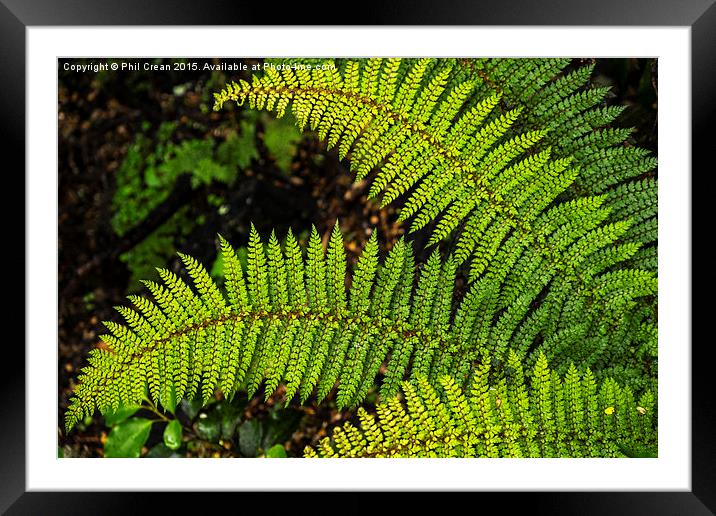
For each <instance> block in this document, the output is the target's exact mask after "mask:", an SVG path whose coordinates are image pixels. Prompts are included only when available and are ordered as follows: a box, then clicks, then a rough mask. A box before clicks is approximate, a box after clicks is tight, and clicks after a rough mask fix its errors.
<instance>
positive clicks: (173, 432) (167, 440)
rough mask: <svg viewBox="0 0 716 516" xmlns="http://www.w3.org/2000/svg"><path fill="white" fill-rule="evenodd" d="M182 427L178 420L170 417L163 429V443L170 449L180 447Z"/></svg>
mask: <svg viewBox="0 0 716 516" xmlns="http://www.w3.org/2000/svg"><path fill="white" fill-rule="evenodd" d="M181 438H182V429H181V424H180V423H179V421H178V420H176V419H172V420H171V421H170V422H169V424H167V427H166V428H165V429H164V444H166V445H167V448H169V449H170V450H178V449H179V448H181Z"/></svg>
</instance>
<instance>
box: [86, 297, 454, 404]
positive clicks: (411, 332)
mask: <svg viewBox="0 0 716 516" xmlns="http://www.w3.org/2000/svg"><path fill="white" fill-rule="evenodd" d="M366 315H368V314H366ZM246 319H253V320H254V321H257V320H259V319H271V320H282V321H283V322H288V321H291V320H294V319H303V320H306V321H310V320H312V321H331V322H333V323H334V324H339V323H344V324H353V325H355V326H358V327H360V328H361V329H363V330H365V331H366V333H367V330H368V329H370V328H372V329H374V330H378V331H381V332H383V333H382V335H386V334H392V335H395V336H398V337H403V338H415V337H417V338H418V339H419V341H420V342H422V343H423V344H425V343H427V344H430V343H434V342H436V341H437V342H438V346H440V347H444V348H448V347H449V346H450V345H451V344H452V343H454V342H456V341H457V339H456V338H455V337H454V336H450V335H448V336H445V335H440V334H439V333H437V332H435V331H431V330H429V329H426V328H421V329H406V327H411V325H409V324H407V323H403V322H402V321H392V320H390V319H388V321H389V323H392V324H386V323H385V321H386V319H384V318H381V317H374V316H369V317H368V318H367V319H364V318H362V317H360V316H355V315H350V314H348V313H339V312H336V311H334V310H328V311H321V312H316V311H310V310H309V311H305V310H284V311H273V310H256V311H247V312H232V313H229V314H224V315H221V316H218V317H213V318H210V319H205V320H203V321H201V322H198V323H193V324H190V325H188V326H185V327H184V328H183V329H182V330H180V331H174V332H171V333H169V334H168V335H166V336H165V337H162V338H160V339H153V340H151V341H150V345H148V346H146V347H144V348H142V349H141V350H139V351H136V352H134V353H132V354H129V355H119V356H120V357H121V358H122V360H121V361H120V363H119V365H120V368H118V369H117V370H116V371H114V372H113V373H112V374H110V375H106V376H104V377H103V378H102V382H100V383H98V384H97V388H95V389H93V390H92V394H93V395H96V394H98V393H99V392H101V390H102V388H104V387H105V386H106V385H107V384H108V383H111V382H112V381H114V380H117V379H118V378H119V376H121V375H122V374H123V373H124V372H125V370H124V369H123V368H124V367H125V366H130V367H131V364H132V362H134V361H135V360H142V359H143V358H144V357H145V356H146V355H147V354H150V353H153V352H154V351H155V350H156V349H157V348H159V347H160V346H161V345H163V344H166V343H167V342H170V341H172V340H174V339H177V338H181V337H182V336H185V335H189V334H191V333H193V332H197V331H200V330H205V329H208V328H212V327H218V326H220V325H221V324H224V323H226V322H229V321H233V322H238V321H244V320H246ZM104 349H105V350H106V351H108V352H110V353H113V354H115V355H117V352H116V351H115V350H114V349H113V348H111V347H110V346H107V347H106V348H104Z"/></svg>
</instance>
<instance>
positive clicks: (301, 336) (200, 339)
mask: <svg viewBox="0 0 716 516" xmlns="http://www.w3.org/2000/svg"><path fill="white" fill-rule="evenodd" d="M219 243H220V249H221V253H222V260H223V266H224V273H225V292H222V291H221V290H219V287H218V286H217V285H216V284H215V282H214V281H213V280H212V278H211V277H210V276H209V274H208V273H207V271H206V269H205V268H204V267H203V266H202V265H201V264H199V263H198V262H197V261H196V260H195V259H194V258H191V257H190V256H187V255H184V254H180V255H179V256H180V257H181V259H182V262H183V263H184V265H185V267H186V270H187V272H188V275H189V277H190V278H191V283H186V282H185V281H184V280H183V279H181V278H180V277H179V276H177V275H175V274H174V273H172V272H170V271H168V270H165V269H160V270H159V274H160V277H161V279H162V282H163V284H158V283H154V282H145V284H146V286H147V288H148V289H149V291H150V292H151V294H152V295H153V297H154V301H152V300H149V299H147V298H144V297H139V296H130V297H129V299H130V301H131V302H132V303H133V304H134V306H135V309H131V308H127V307H118V308H117V310H118V312H119V313H120V314H121V315H122V316H123V317H124V318H125V320H126V325H122V324H118V323H115V322H108V323H106V326H107V329H108V330H109V333H108V334H107V335H104V336H102V342H103V346H102V347H100V348H97V349H94V350H93V351H92V353H91V354H90V357H89V365H88V366H87V367H85V368H84V369H83V370H82V371H81V373H80V375H79V384H78V385H77V387H76V389H75V391H74V397H73V398H72V400H71V404H70V408H69V409H68V411H67V415H66V425H67V428H68V430H69V429H70V428H72V426H73V425H74V424H75V423H76V422H77V421H78V420H80V419H82V418H83V417H84V416H85V415H88V414H91V413H93V412H94V410H95V409H99V410H100V411H101V412H102V413H106V412H108V411H114V410H116V409H117V408H118V407H119V406H120V405H126V404H134V403H141V402H142V401H143V400H144V399H147V398H151V400H153V401H154V402H155V403H160V404H161V405H163V406H165V407H173V406H174V405H175V404H176V403H177V402H178V401H179V400H180V399H182V398H188V399H192V398H194V397H199V398H200V399H201V400H202V401H203V402H204V403H206V402H207V401H208V400H209V399H210V398H212V397H213V396H214V395H215V392H216V391H217V390H221V391H222V392H223V393H224V395H226V396H229V397H230V396H233V395H234V394H235V393H236V392H237V391H238V390H239V389H242V390H246V391H248V393H249V396H252V395H253V394H254V393H255V392H256V391H257V390H258V388H259V387H260V385H261V384H262V382H265V392H266V396H269V395H271V394H272V393H273V392H274V391H275V390H276V389H277V388H278V386H279V384H285V385H286V396H287V398H288V399H291V398H292V397H294V396H295V395H300V397H301V400H305V399H306V398H307V397H308V396H310V395H311V394H312V393H313V392H314V391H315V392H316V393H317V396H318V398H319V400H320V399H322V398H323V397H325V396H327V395H328V394H329V392H330V391H331V390H332V389H333V388H334V386H335V384H336V383H338V384H339V387H338V394H337V401H338V404H339V405H340V406H341V407H344V406H348V405H355V404H356V403H358V402H359V401H360V400H361V399H362V398H363V397H364V396H365V395H366V394H367V392H368V390H369V389H370V387H371V386H372V385H374V384H375V380H376V376H377V375H378V371H379V369H380V367H381V365H382V364H383V363H384V362H385V361H386V358H388V357H389V356H390V359H389V360H388V372H387V374H386V377H385V381H384V384H383V392H384V393H385V394H392V393H394V392H396V391H397V389H398V387H399V384H400V382H401V381H402V380H403V379H404V378H405V377H406V374H407V372H408V370H409V366H410V362H411V360H413V359H414V360H416V361H417V362H418V363H419V364H420V367H421V370H423V371H425V372H427V373H428V374H432V375H436V374H438V373H439V371H440V364H444V363H447V361H446V360H445V359H444V358H441V357H442V355H444V354H451V355H457V354H460V353H462V354H465V353H467V351H468V350H470V349H471V348H470V346H469V345H467V344H464V345H455V344H454V343H453V342H452V341H453V340H454V339H455V338H456V337H455V335H453V334H452V333H451V331H450V330H449V317H450V302H451V300H452V290H451V289H448V288H445V286H446V285H452V284H453V283H454V281H455V268H454V266H453V265H452V262H450V261H448V262H447V263H445V264H442V263H441V262H440V260H439V258H438V257H437V255H435V257H434V259H433V261H432V262H431V267H429V268H426V269H425V270H424V271H423V273H422V274H421V277H420V280H419V281H418V282H417V293H418V294H417V296H418V301H417V302H415V301H414V300H415V299H416V298H415V295H414V294H413V290H414V283H415V264H414V259H413V255H412V251H411V248H410V246H409V245H408V244H407V243H405V242H404V241H402V240H401V241H399V242H398V243H397V244H396V245H395V246H394V247H393V249H392V250H391V251H390V252H389V253H388V254H387V256H386V258H385V260H384V262H383V263H382V264H381V263H379V260H378V246H377V240H376V237H375V234H374V235H373V236H372V237H371V239H370V240H369V241H368V243H367V244H366V247H365V250H364V252H363V253H362V255H361V256H360V258H359V260H358V263H357V265H356V267H355V272H354V275H353V280H352V282H351V287H350V290H349V291H347V289H346V259H345V251H344V248H343V237H342V235H341V232H340V230H339V228H338V226H337V225H336V226H335V227H334V229H333V231H332V233H331V236H330V239H329V241H328V248H327V251H324V249H323V246H322V243H321V238H320V237H319V235H318V232H317V231H316V229H315V228H313V231H312V232H311V236H310V238H309V242H308V246H307V247H308V249H307V253H306V258H305V259H304V258H303V257H302V256H301V250H300V248H299V247H298V244H297V242H296V239H295V238H294V237H293V235H292V234H291V233H290V232H289V234H288V235H287V237H286V239H285V242H284V246H283V249H282V248H281V245H280V244H279V241H278V239H277V238H276V235H275V234H273V233H272V234H271V236H270V238H269V240H268V242H266V243H264V242H262V241H261V238H260V237H259V235H258V232H257V231H256V229H255V228H254V227H253V226H252V227H251V233H250V237H249V245H248V260H247V264H246V268H245V269H244V268H243V267H242V265H241V263H240V262H239V260H238V259H237V257H236V253H235V252H234V250H233V249H232V247H231V246H230V245H229V243H228V242H227V241H226V240H225V239H223V238H222V237H219ZM438 286H442V288H439V289H438V288H436V287H438Z"/></svg>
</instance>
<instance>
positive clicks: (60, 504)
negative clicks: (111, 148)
mask: <svg viewBox="0 0 716 516" xmlns="http://www.w3.org/2000/svg"><path fill="white" fill-rule="evenodd" d="M715 2H716V0H678V1H677V0H672V1H669V0H631V1H628V2H625V1H623V0H619V1H618V0H601V1H600V2H590V1H587V0H579V1H577V0H542V1H540V2H532V1H529V0H523V1H517V0H491V1H489V2H488V1H474V2H467V1H459V2H452V3H451V2H435V3H431V2H429V1H428V0H420V1H411V0H400V1H399V2H396V1H392V2H382V3H380V4H379V5H375V6H370V7H368V6H367V5H365V4H364V3H361V7H360V9H358V8H356V9H355V10H353V15H352V18H351V21H352V22H353V23H355V24H359V25H416V24H430V25H558V26H584V25H593V26H595V25H619V26H629V25H634V26H688V27H691V52H692V56H691V59H692V62H691V65H692V77H691V80H692V163H693V168H695V169H696V168H697V167H699V168H703V170H704V173H705V174H708V173H711V172H712V169H713V165H712V164H711V165H710V166H709V161H708V160H709V158H710V156H709V155H710V154H711V149H712V148H713V142H714V141H716V139H714V126H715V125H716V124H714V123H713V122H712V120H713V116H712V115H713V114H714V113H716V109H715V106H716V100H715V98H716V94H715V93H714V92H716V56H714V54H713V52H714V51H716V4H715ZM306 5H307V4H296V6H294V7H287V8H281V9H277V8H276V6H275V5H273V4H269V3H256V2H251V3H242V2H240V1H238V0H235V1H234V2H221V1H202V2H196V1H193V2H190V1H188V0H173V1H169V0H161V1H160V0H154V1H153V2H151V3H150V2H147V1H145V0H142V1H140V0H124V1H123V2H116V1H113V2H108V1H105V0H94V1H92V0H32V1H29V0H0V73H1V76H2V83H1V84H2V89H3V91H2V93H1V94H0V127H2V133H1V134H0V149H2V156H3V158H4V163H6V166H5V167H4V168H5V172H6V173H5V177H6V178H7V177H10V176H13V177H14V178H15V180H17V181H18V183H19V184H17V185H16V188H15V189H13V191H14V192H16V193H15V194H14V195H13V197H16V198H18V199H24V195H20V194H19V192H20V191H22V192H23V193H24V192H25V187H24V179H21V178H23V177H24V176H23V175H22V174H20V172H19V171H20V170H24V169H25V154H24V149H25V145H24V143H25V123H26V120H25V113H26V111H25V105H26V100H27V99H26V95H25V77H26V76H25V59H26V53H25V52H26V37H25V34H26V33H25V30H26V28H27V27H29V26H47V25H50V26H56V25H57V26H63V25H102V26H107V25H192V26H196V25H228V24H231V25H245V24H258V25H264V24H270V25H283V24H307V25H321V24H335V23H336V20H329V19H328V18H329V13H334V12H337V11H336V10H335V9H333V7H331V4H323V3H322V2H318V3H315V2H314V3H311V5H310V9H308V8H307V7H306ZM334 7H335V6H334ZM566 48H568V47H566ZM660 144H662V145H668V142H660ZM10 158H14V159H15V160H16V161H15V165H14V166H10V165H7V163H10ZM707 167H709V168H707ZM48 173H50V171H48ZM53 173H54V172H53ZM688 173H690V171H685V174H688ZM693 191H694V190H693V188H692V192H693ZM6 195H7V194H6ZM3 205H4V206H3V209H4V210H9V209H13V210H14V211H12V212H10V211H8V213H7V214H6V216H5V217H4V218H3V219H2V220H4V221H7V222H6V224H4V225H5V226H6V227H7V226H12V227H8V228H7V229H8V231H10V232H11V231H12V230H15V231H16V232H17V235H7V236H6V240H5V242H10V243H11V244H12V245H11V246H8V248H6V252H5V254H6V255H9V257H10V258H11V263H10V264H9V265H8V266H6V267H8V268H6V269H5V270H7V271H17V270H20V268H21V267H24V266H25V254H24V253H25V252H24V248H25V247H24V246H23V247H22V248H21V247H20V242H24V241H25V234H24V232H25V227H24V225H20V224H18V223H17V221H16V220H14V219H13V217H15V218H16V216H17V215H16V214H17V211H16V210H17V208H9V204H7V203H3ZM705 220H706V221H708V220H709V219H705ZM697 222H698V219H695V218H694V224H696V223H697ZM692 234H693V231H692ZM7 249H10V250H9V251H8V250H7ZM20 257H22V263H19V262H20V259H19V258H20ZM693 258H694V255H693V249H692V264H693ZM48 263H54V259H53V257H52V256H48ZM30 272H31V271H27V270H26V271H25V273H26V275H27V274H30ZM11 274H14V275H17V274H16V273H11ZM23 290H24V286H23ZM13 292H14V293H13V294H12V295H14V296H16V297H15V298H17V297H19V294H17V292H18V290H15V291H13ZM6 295H7V294H6ZM16 304H17V305H19V302H18V303H16ZM23 306H24V308H25V314H24V315H25V317H27V311H28V310H31V309H32V307H31V306H25V304H24V303H23ZM692 306H693V311H692V314H696V313H698V311H699V310H707V309H708V308H709V306H708V305H707V306H704V307H703V308H700V307H701V306H703V305H698V304H697V303H696V302H695V298H694V297H693V293H692ZM25 320H26V319H25ZM700 320H701V319H699V318H697V317H695V316H694V315H692V321H693V322H696V321H700ZM6 328H7V326H6ZM23 337H24V335H23ZM4 340H5V342H4V351H3V354H4V360H3V363H4V364H5V367H3V368H2V369H3V370H2V372H1V373H0V450H1V454H0V512H5V511H7V514H64V513H65V512H66V513H71V514H106V513H108V512H109V513H114V512H127V511H131V512H139V511H140V510H141V509H140V508H141V507H143V506H145V505H144V504H145V503H146V502H145V500H146V498H147V496H148V495H145V494H137V493H115V492H113V493H79V492H72V493H69V492H65V493H56V492H55V493H47V492H43V493H40V492H26V487H25V473H26V466H25V449H26V448H25V447H26V444H27V443H26V438H25V435H26V434H25V388H26V385H25V352H24V350H23V347H22V346H21V345H20V344H19V342H20V341H19V339H9V338H7V337H6V338H5V339H4ZM23 341H24V338H23ZM693 341H694V343H693V345H692V348H691V349H692V372H693V376H692V457H691V460H692V477H691V479H692V491H690V492H655V491H654V492H617V493H606V492H581V493H576V492H570V493H509V494H507V496H508V497H509V500H510V502H509V505H510V507H514V506H521V505H523V504H524V505H525V507H527V508H528V509H529V511H530V512H533V513H534V512H537V513H548V514H630V515H633V514H654V515H656V514H689V515H691V514H693V515H699V514H713V513H714V512H716V445H715V440H714V436H716V427H715V425H714V420H715V419H716V418H715V417H714V416H715V412H716V408H715V407H716V404H715V403H714V402H713V399H712V396H711V393H712V392H714V383H713V380H712V378H713V375H712V374H711V371H710V369H711V368H712V365H711V362H710V361H709V360H708V353H709V344H710V343H709V339H702V340H700V341H699V340H697V339H695V338H694V339H693ZM682 344H683V345H684V346H688V345H690V344H691V343H682ZM13 352H14V353H15V356H12V353H13ZM8 353H10V354H9V355H8ZM662 417H668V416H667V415H663V414H662ZM505 495H506V494H505V493H503V494H500V493H492V494H490V493H480V494H479V495H473V496H479V497H480V498H479V499H480V500H481V501H480V504H482V503H484V501H487V500H488V498H496V497H499V496H505ZM229 496H234V495H227V494H223V495H217V497H218V500H219V501H218V502H217V507H218V506H219V504H221V503H223V502H222V500H226V499H227V498H228V497H229ZM236 496H239V495H236ZM271 496H272V497H273V496H274V495H271ZM291 496H292V497H293V498H292V499H293V500H296V497H297V496H298V497H299V498H298V499H299V501H298V502H297V503H298V504H302V503H304V501H305V498H306V496H305V493H304V494H303V495H298V494H297V493H296V494H293V495H291ZM344 496H345V498H342V505H343V506H344V507H349V508H350V507H351V506H353V507H354V508H361V509H362V508H366V510H371V509H369V508H368V507H370V506H369V505H367V504H365V503H356V504H354V503H353V502H352V498H349V497H355V498H357V497H358V495H357V494H351V495H344ZM163 498H164V500H162V504H163V507H164V510H171V509H172V508H174V507H181V508H182V509H185V510H186V509H188V508H189V505H187V503H188V500H187V496H186V495H185V494H178V493H171V494H167V495H165V496H163ZM302 499H303V500H304V501H301V500H302ZM413 500H420V497H414V498H413ZM501 500H502V499H501ZM495 501H496V500H495ZM204 503H206V499H204ZM213 503H214V502H213V501H212V503H211V505H213ZM457 503H460V502H457ZM500 504H501V505H502V504H504V501H501V502H500ZM370 505H373V503H371V504H370ZM284 507H286V506H284ZM483 507H484V506H483ZM237 509H238V507H237ZM377 509H378V506H377V505H375V506H374V507H373V509H372V510H377ZM381 510H384V508H383V509H381ZM510 512H512V511H510Z"/></svg>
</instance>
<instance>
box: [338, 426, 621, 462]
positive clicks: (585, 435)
mask: <svg viewBox="0 0 716 516" xmlns="http://www.w3.org/2000/svg"><path fill="white" fill-rule="evenodd" d="M535 430H537V432H536V433H535V434H534V435H533V436H532V437H530V436H529V434H530V433H531V432H533V431H535ZM359 431H360V429H359ZM506 431H511V432H516V433H518V435H516V436H515V437H514V438H506V437H505V432H506ZM382 432H383V431H382V430H381V433H382ZM556 435H557V437H556V439H554V440H552V439H550V436H549V435H548V434H547V432H546V431H545V430H544V429H535V428H533V427H528V426H525V425H523V424H520V423H516V422H513V423H512V424H511V425H510V427H509V428H505V427H504V426H500V427H499V429H497V431H495V430H494V429H493V430H489V429H485V428H482V427H480V428H476V429H469V430H467V431H464V432H447V433H446V434H445V435H444V436H436V435H435V432H434V431H433V432H430V435H429V438H424V439H420V438H419V437H417V436H415V435H414V434H411V435H410V436H405V435H402V436H401V438H402V442H398V443H396V442H393V443H391V445H390V446H387V447H386V446H381V445H382V444H383V443H384V441H381V442H378V443H375V442H372V443H370V444H369V445H368V446H370V445H374V446H375V447H376V448H379V449H378V450H375V451H367V449H366V450H361V451H360V453H359V455H360V457H362V458H381V457H385V456H386V455H387V456H392V455H400V454H401V453H402V452H404V451H405V450H410V449H411V447H413V448H417V449H421V450H422V449H432V448H429V445H431V444H440V445H444V444H447V443H446V441H445V440H446V439H451V443H454V444H458V445H462V446H466V447H470V448H474V447H475V446H476V444H478V443H476V442H470V441H471V439H478V440H480V439H482V438H484V437H485V436H492V437H499V438H502V440H501V441H500V442H496V443H495V444H496V445H499V444H503V443H506V444H510V443H513V444H514V443H516V444H523V445H524V444H528V443H529V442H530V441H531V442H533V443H535V444H537V445H540V447H541V446H542V445H543V444H545V443H547V444H550V445H553V446H555V448H556V447H557V446H558V445H559V443H563V444H564V445H565V446H567V447H568V448H574V447H575V445H578V446H583V447H587V446H593V445H594V444H595V443H598V444H601V445H606V444H610V443H613V442H614V440H613V439H609V437H608V436H607V435H605V433H604V432H603V431H601V430H599V429H589V428H584V429H574V428H570V429H569V430H566V431H564V430H562V431H557V434H556ZM383 437H385V436H384V435H383ZM406 438H407V440H408V441H409V443H405V440H406ZM523 451H524V450H523ZM339 453H340V452H339ZM527 456H529V454H527ZM540 457H544V455H540Z"/></svg>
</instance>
